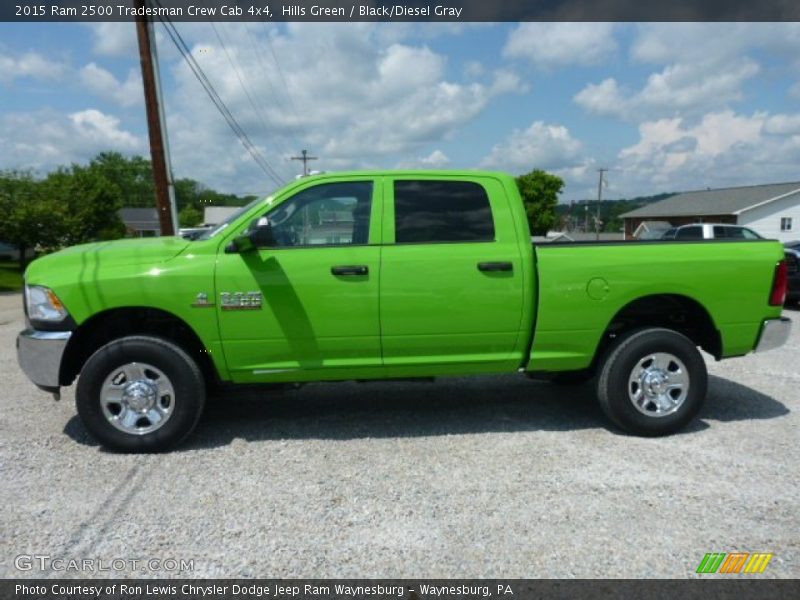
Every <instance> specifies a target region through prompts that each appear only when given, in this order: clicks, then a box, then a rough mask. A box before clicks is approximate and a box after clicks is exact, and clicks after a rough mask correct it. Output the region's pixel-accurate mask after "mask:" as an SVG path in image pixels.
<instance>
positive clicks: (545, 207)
mask: <svg viewBox="0 0 800 600" xmlns="http://www.w3.org/2000/svg"><path fill="white" fill-rule="evenodd" d="M517 187H518V188H519V193H520V195H521V196H522V201H523V203H524V204H525V212H526V213H527V215H528V223H529V224H530V228H531V234H533V235H545V234H546V233H547V232H548V231H549V230H550V229H552V228H553V227H554V226H555V225H556V224H557V223H558V216H557V215H556V205H557V204H558V195H559V194H560V193H561V191H562V190H563V189H564V180H563V179H561V177H559V176H557V175H552V174H551V173H547V172H546V171H542V170H541V169H534V170H533V171H531V172H530V173H525V174H524V175H520V176H519V177H517Z"/></svg>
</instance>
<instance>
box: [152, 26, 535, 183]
mask: <svg viewBox="0 0 800 600" xmlns="http://www.w3.org/2000/svg"><path fill="white" fill-rule="evenodd" d="M217 28H218V30H219V33H220V35H221V36H222V38H223V41H224V42H225V45H226V48H227V54H226V52H225V50H224V49H223V48H222V47H221V46H220V45H219V43H218V40H217V39H216V36H215V35H214V34H213V32H212V34H211V35H207V33H208V32H207V31H204V30H201V29H199V28H197V27H191V26H189V25H188V24H187V25H186V27H185V28H184V37H185V38H186V39H187V41H188V42H189V43H190V46H191V47H192V48H193V54H194V56H195V58H196V59H197V61H198V62H199V63H200V65H201V66H202V68H203V69H204V71H205V72H206V74H207V75H208V77H209V79H210V80H211V81H212V82H213V83H214V86H215V88H216V89H217V91H218V93H219V94H220V96H221V97H222V98H223V99H224V101H225V102H226V104H227V105H228V106H229V108H230V109H231V111H232V112H233V114H234V115H235V116H236V119H237V121H238V122H239V123H240V124H241V125H242V127H243V128H244V129H245V130H246V131H247V132H248V134H249V136H250V137H251V139H252V140H253V143H255V144H260V145H261V146H263V147H264V156H265V157H266V158H267V160H268V161H269V162H270V164H271V165H272V166H273V167H274V168H275V169H276V170H278V171H279V172H280V174H281V175H282V177H283V178H284V179H289V178H291V177H293V175H294V173H296V172H298V171H297V164H296V163H294V162H291V161H288V160H287V159H286V157H287V156H289V155H291V154H294V153H296V152H298V151H299V149H300V148H308V149H309V151H311V152H312V153H313V154H315V155H318V156H319V157H320V160H319V161H316V162H315V164H314V167H315V168H319V169H323V170H331V169H345V168H369V167H386V166H391V165H395V164H398V163H399V162H402V161H408V160H409V157H414V156H420V152H423V150H424V149H428V148H430V147H431V146H432V145H434V144H440V143H441V142H443V141H445V140H450V139H452V138H453V136H454V135H456V134H457V133H458V132H459V131H460V130H461V129H462V127H464V126H465V125H466V124H468V123H470V122H472V121H473V120H475V119H476V118H477V117H478V116H479V115H480V114H481V113H482V112H483V111H484V110H485V109H486V107H487V106H488V105H489V104H490V103H491V102H492V101H493V100H494V99H495V98H497V97H498V96H501V95H506V94H511V93H518V92H520V91H522V90H524V89H526V86H525V84H524V83H523V82H522V81H521V80H520V79H519V77H518V76H517V75H515V74H514V73H513V72H512V71H510V70H507V69H506V70H498V71H496V72H494V73H491V74H490V75H488V76H486V81H483V80H482V81H466V82H465V81H459V80H458V79H457V78H455V77H451V76H450V75H449V74H448V70H447V66H448V65H447V59H446V57H445V56H443V55H441V54H439V53H437V52H435V51H434V50H433V49H431V48H430V47H429V46H428V45H426V44H425V43H419V44H414V43H410V42H408V41H404V42H398V41H397V37H396V36H394V37H393V36H386V35H384V34H383V33H381V32H383V31H384V30H385V27H381V26H379V25H376V24H372V23H347V24H332V23H325V24H317V23H289V24H287V25H286V27H285V28H283V27H282V28H280V29H278V28H266V27H257V26H256V24H232V23H224V24H217ZM201 49H202V52H201ZM273 53H274V57H275V58H277V61H278V63H279V64H280V70H279V69H278V67H277V65H276V63H275V60H274V59H273ZM228 56H230V58H231V59H232V60H233V61H234V63H235V64H236V65H237V67H238V69H239V72H238V73H237V71H236V70H235V69H233V68H232V67H231V64H230V62H229V59H228ZM172 71H173V73H174V75H175V78H176V80H177V89H176V90H174V91H173V93H172V94H171V95H170V96H169V97H168V98H167V114H168V126H169V135H170V142H171V147H172V150H173V157H174V164H175V168H176V172H178V173H180V174H181V175H184V176H189V177H195V178H197V179H200V180H203V181H207V182H209V183H213V184H215V185H219V186H220V187H222V188H226V189H241V187H242V186H244V187H247V188H250V189H249V190H248V191H252V190H254V189H264V187H265V186H267V185H269V184H268V183H267V180H266V178H265V176H263V175H262V174H260V171H259V170H258V169H257V168H256V167H255V164H254V163H253V161H252V160H251V159H249V158H247V156H246V155H244V157H243V158H240V156H242V151H241V146H240V145H239V142H238V141H237V140H236V139H235V138H234V137H233V136H232V134H231V132H230V131H229V129H228V128H227V125H226V124H225V122H224V120H223V119H222V117H221V116H220V115H219V113H218V112H217V111H216V109H215V108H214V106H213V105H212V104H211V102H209V100H208V98H207V96H206V95H205V92H204V91H203V90H202V88H201V87H200V86H199V84H198V83H197V81H196V80H195V78H194V76H193V75H192V73H191V72H190V71H189V69H188V67H187V66H186V65H185V64H184V63H183V62H177V63H174V66H173V67H172ZM240 77H241V79H242V81H244V82H245V84H246V87H247V93H245V91H244V90H243V88H242V84H241V82H240ZM248 93H249V95H250V97H251V98H252V99H253V100H254V104H255V109H254V107H253V105H251V103H250V99H248V97H247V96H248ZM178 107H179V108H178ZM434 147H435V146H434ZM199 149H206V150H205V151H203V152H200V151H199ZM209 149H213V150H209ZM411 160H412V162H413V160H414V159H411Z"/></svg>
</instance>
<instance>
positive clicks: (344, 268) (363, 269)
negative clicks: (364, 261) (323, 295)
mask: <svg viewBox="0 0 800 600" xmlns="http://www.w3.org/2000/svg"><path fill="white" fill-rule="evenodd" d="M331 273H332V274H333V275H368V274H369V267H367V265H338V266H336V267H331Z"/></svg>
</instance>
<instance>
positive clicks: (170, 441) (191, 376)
mask: <svg viewBox="0 0 800 600" xmlns="http://www.w3.org/2000/svg"><path fill="white" fill-rule="evenodd" d="M75 397H76V404H77V408H78V414H79V415H80V417H81V420H82V421H83V423H84V425H85V426H86V429H88V430H89V432H90V433H91V434H92V435H93V436H94V437H96V438H97V439H98V441H100V443H101V444H103V446H105V447H107V448H109V449H111V450H116V451H121V452H159V451H163V450H166V449H168V448H170V447H172V446H174V445H176V444H178V443H180V442H181V441H182V440H183V439H184V438H186V437H187V436H188V435H189V434H190V433H191V431H192V430H193V429H194V427H195V425H197V421H198V420H199V419H200V415H201V414H202V412H203V405H204V403H205V386H204V383H203V376H202V373H201V372H200V369H199V368H198V366H197V364H196V363H195V362H194V361H193V360H192V359H191V358H190V357H189V356H188V355H187V354H186V352H184V351H183V350H182V349H181V348H180V347H178V346H176V345H175V344H173V343H171V342H169V341H167V340H163V339H161V338H156V337H149V336H130V337H124V338H120V339H118V340H115V341H113V342H110V343H108V344H106V345H105V346H103V347H101V348H100V349H99V350H97V352H95V353H94V354H93V355H92V356H91V357H90V358H89V360H88V361H87V362H86V364H85V365H84V367H83V369H82V370H81V374H80V377H79V379H78V387H77V390H76V394H75Z"/></svg>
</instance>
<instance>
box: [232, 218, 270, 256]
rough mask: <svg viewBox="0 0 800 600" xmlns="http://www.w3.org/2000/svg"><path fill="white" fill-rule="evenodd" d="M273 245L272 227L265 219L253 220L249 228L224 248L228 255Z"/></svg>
mask: <svg viewBox="0 0 800 600" xmlns="http://www.w3.org/2000/svg"><path fill="white" fill-rule="evenodd" d="M274 245H275V236H274V235H273V234H272V225H271V224H270V222H269V219H267V217H261V218H258V219H254V220H253V221H252V222H251V223H250V227H248V228H247V230H246V231H245V232H244V233H242V235H239V236H237V237H235V238H234V239H233V241H232V242H231V243H230V244H228V245H227V246H226V248H225V252H226V253H228V254H235V253H241V252H250V251H252V250H255V249H256V248H269V247H270V246H274Z"/></svg>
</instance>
